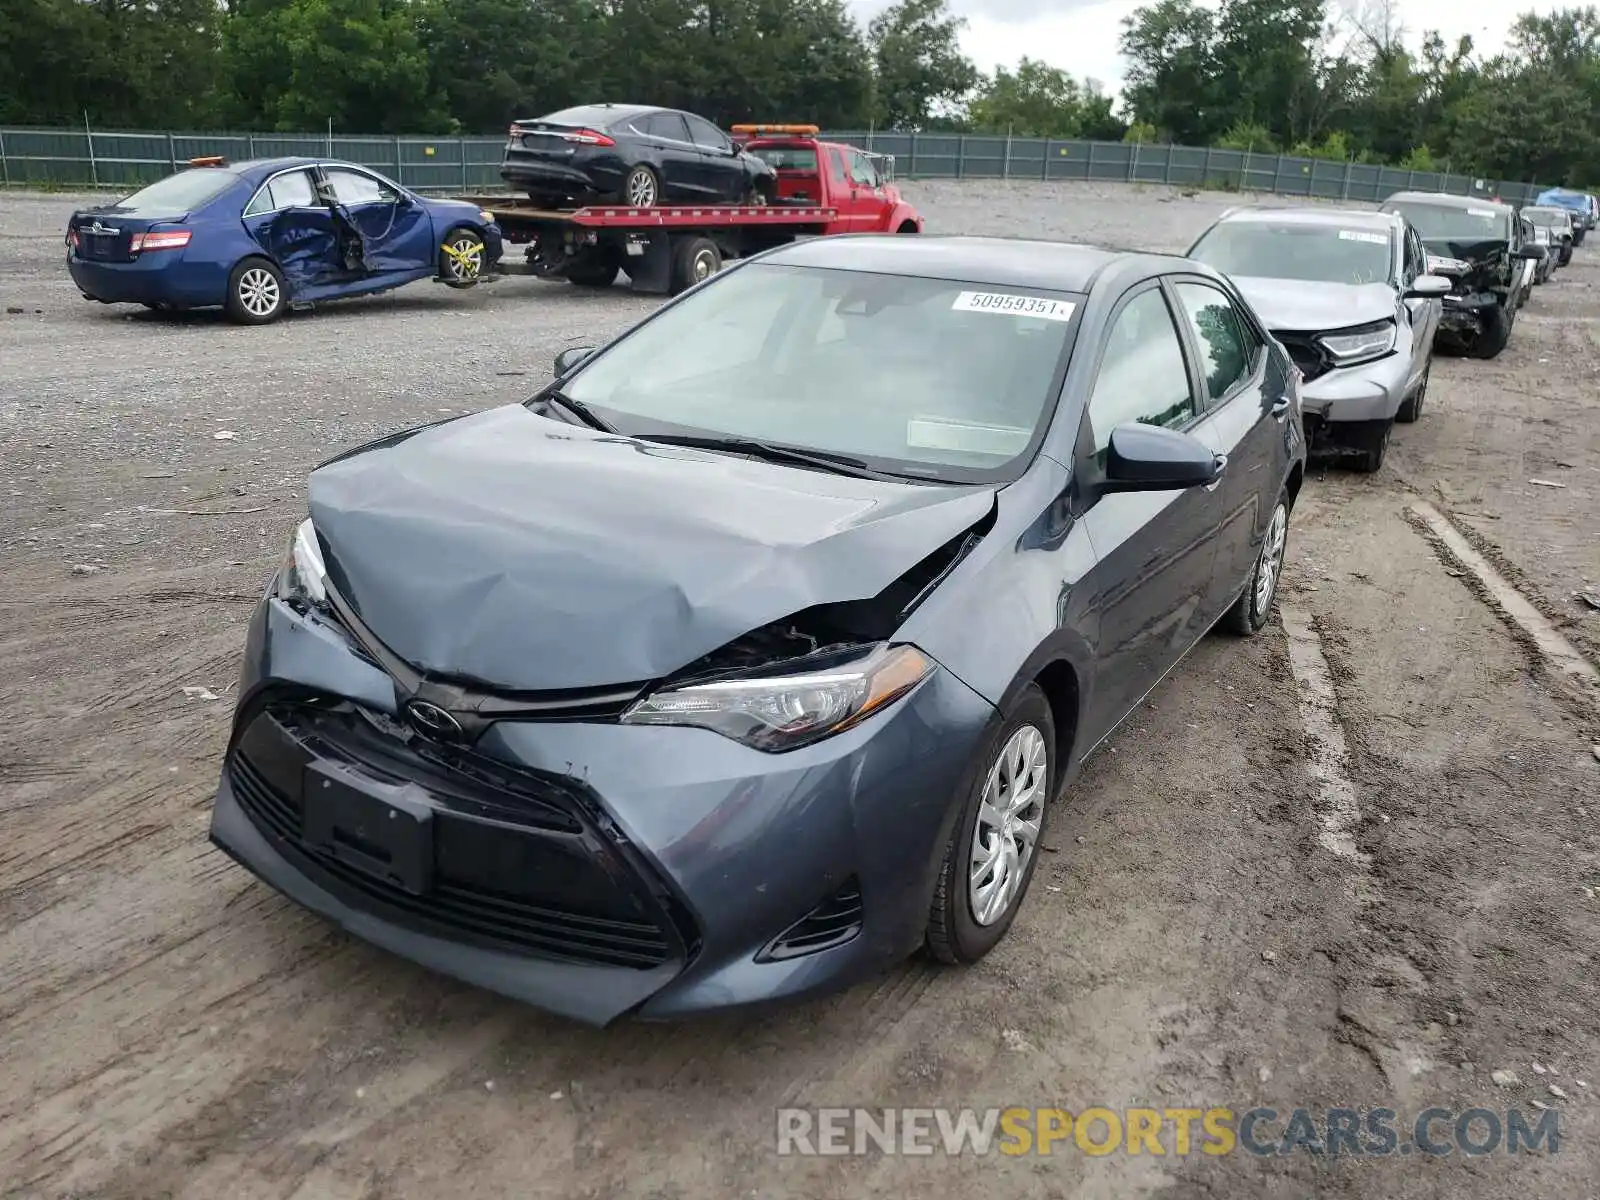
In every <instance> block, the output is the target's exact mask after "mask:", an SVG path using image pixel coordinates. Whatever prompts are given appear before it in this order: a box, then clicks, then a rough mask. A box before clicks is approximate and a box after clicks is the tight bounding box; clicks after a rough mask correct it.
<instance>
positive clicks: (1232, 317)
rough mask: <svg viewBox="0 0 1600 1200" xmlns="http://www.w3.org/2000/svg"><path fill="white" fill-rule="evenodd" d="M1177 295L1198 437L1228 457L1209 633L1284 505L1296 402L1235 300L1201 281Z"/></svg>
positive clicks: (1181, 285) (1176, 289)
mask: <svg viewBox="0 0 1600 1200" xmlns="http://www.w3.org/2000/svg"><path fill="white" fill-rule="evenodd" d="M1172 290H1173V293H1174V295H1175V296H1176V298H1177V301H1178V309H1179V311H1180V312H1182V313H1183V318H1184V324H1185V325H1186V327H1187V330H1188V333H1189V336H1190V339H1191V341H1190V344H1191V345H1192V346H1193V347H1194V351H1195V361H1196V363H1197V364H1198V365H1199V368H1200V392H1201V395H1202V397H1203V398H1204V402H1205V406H1206V415H1205V419H1204V420H1202V421H1201V422H1200V424H1199V425H1198V426H1197V427H1196V429H1195V430H1194V433H1195V436H1196V437H1198V438H1199V439H1200V440H1201V441H1203V442H1205V443H1206V445H1208V446H1210V447H1211V449H1212V451H1214V452H1215V453H1217V454H1223V455H1226V456H1227V458H1228V469H1227V470H1226V471H1225V472H1224V473H1223V477H1222V486H1221V488H1220V490H1219V495H1220V496H1221V498H1222V502H1221V504H1220V505H1219V507H1218V516H1219V520H1220V524H1219V526H1218V531H1217V555H1216V563H1215V571H1214V573H1213V576H1212V583H1211V589H1210V593H1209V595H1208V599H1207V604H1206V615H1205V621H1204V623H1205V626H1206V628H1210V627H1211V625H1212V623H1213V622H1215V621H1216V619H1217V618H1218V617H1220V616H1222V614H1223V613H1224V612H1225V611H1227V606H1228V605H1229V604H1231V603H1232V602H1233V599H1234V597H1235V596H1237V595H1238V594H1239V591H1240V589H1241V588H1242V587H1243V586H1244V584H1245V583H1246V582H1247V581H1248V580H1249V578H1250V575H1251V572H1252V571H1253V570H1254V568H1255V561H1256V555H1257V554H1258V552H1259V550H1260V541H1259V539H1260V538H1261V536H1262V535H1263V534H1264V533H1265V532H1266V527H1267V520H1268V518H1269V517H1270V516H1271V514H1272V510H1273V508H1274V507H1276V505H1277V502H1278V487H1279V484H1278V480H1279V479H1280V478H1282V475H1283V471H1282V467H1283V462H1284V456H1285V455H1286V454H1287V453H1288V424H1289V421H1290V420H1291V419H1292V415H1291V409H1292V404H1291V401H1290V397H1289V380H1288V379H1287V378H1285V377H1283V376H1282V375H1276V374H1274V375H1270V376H1269V374H1268V370H1267V367H1268V363H1267V358H1268V355H1267V347H1266V341H1265V339H1264V338H1263V336H1262V335H1261V333H1260V332H1259V331H1258V330H1257V329H1256V328H1255V327H1254V326H1253V325H1252V324H1251V322H1250V320H1249V318H1247V317H1246V316H1245V315H1244V313H1243V312H1242V311H1241V310H1240V308H1239V306H1238V305H1236V304H1235V303H1234V302H1233V299H1232V297H1230V296H1229V295H1228V294H1227V293H1226V292H1224V291H1223V290H1222V289H1221V288H1219V287H1217V286H1216V285H1215V284H1212V283H1210V282H1203V281H1201V280H1198V279H1182V278H1180V279H1177V280H1174V281H1173V285H1172Z"/></svg>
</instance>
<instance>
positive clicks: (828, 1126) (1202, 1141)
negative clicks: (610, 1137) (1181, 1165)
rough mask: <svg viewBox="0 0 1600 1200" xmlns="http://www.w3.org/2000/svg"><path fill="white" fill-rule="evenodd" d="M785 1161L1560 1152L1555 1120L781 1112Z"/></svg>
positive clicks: (1161, 1111) (1372, 1111)
mask: <svg viewBox="0 0 1600 1200" xmlns="http://www.w3.org/2000/svg"><path fill="white" fill-rule="evenodd" d="M777 1116H778V1123H777V1125H778V1127H777V1134H778V1139H777V1151H778V1153H779V1154H782V1155H820V1156H841V1157H849V1156H858V1157H859V1156H865V1155H869V1154H895V1155H932V1154H943V1155H946V1156H949V1157H955V1156H958V1155H972V1156H979V1157H981V1156H984V1155H988V1154H1004V1155H1013V1156H1015V1155H1026V1154H1033V1155H1050V1154H1056V1153H1078V1154H1085V1155H1089V1156H1090V1157H1102V1156H1105V1155H1108V1154H1130V1155H1135V1154H1148V1155H1157V1156H1164V1157H1165V1156H1172V1157H1180V1158H1181V1157H1184V1156H1186V1155H1190V1154H1208V1155H1213V1156H1216V1155H1224V1154H1237V1153H1240V1152H1241V1151H1242V1152H1243V1153H1246V1154H1253V1155H1256V1156H1258V1157H1263V1158H1265V1157H1277V1156H1283V1155H1290V1154H1311V1155H1318V1156H1327V1157H1362V1158H1387V1157H1390V1156H1393V1155H1400V1156H1405V1155H1413V1154H1421V1155H1426V1156H1429V1157H1434V1158H1441V1157H1446V1156H1450V1155H1465V1156H1468V1157H1481V1156H1483V1155H1486V1154H1521V1153H1543V1154H1557V1153H1559V1152H1560V1150H1561V1139H1562V1134H1561V1119H1560V1114H1559V1113H1557V1112H1556V1111H1555V1110H1554V1109H1544V1110H1531V1111H1527V1112H1524V1111H1523V1110H1521V1109H1515V1108H1513V1109H1507V1110H1505V1111H1504V1112H1497V1111H1495V1110H1493V1109H1487V1108H1469V1109H1460V1110H1457V1109H1450V1108H1425V1109H1422V1110H1421V1111H1419V1112H1418V1113H1416V1114H1415V1115H1414V1116H1411V1117H1402V1116H1401V1115H1400V1114H1399V1113H1397V1112H1396V1111H1395V1110H1394V1109H1392V1108H1323V1109H1308V1108H1296V1109H1292V1110H1289V1111H1285V1112H1279V1111H1278V1110H1277V1109H1273V1108H1265V1107H1258V1108H1251V1109H1247V1110H1245V1111H1243V1112H1240V1113H1236V1112H1235V1111H1234V1110H1233V1109H1230V1108H1217V1107H1212V1108H1125V1109H1120V1110H1119V1109H1112V1108H1106V1107H1101V1106H1096V1107H1092V1108H1085V1109H1083V1110H1081V1111H1080V1112H1078V1113H1076V1114H1074V1113H1072V1112H1070V1111H1069V1110H1067V1109H1064V1108H1021V1107H1012V1108H987V1109H972V1108H961V1109H951V1108H780V1109H779V1110H778V1114H777Z"/></svg>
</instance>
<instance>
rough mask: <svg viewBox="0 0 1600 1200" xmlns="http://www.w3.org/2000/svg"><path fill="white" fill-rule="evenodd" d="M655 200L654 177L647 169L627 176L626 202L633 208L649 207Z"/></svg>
mask: <svg viewBox="0 0 1600 1200" xmlns="http://www.w3.org/2000/svg"><path fill="white" fill-rule="evenodd" d="M655 202H656V177H655V176H654V175H652V174H650V172H649V171H635V172H634V173H633V174H632V175H629V176H628V203H629V204H630V205H632V206H633V207H634V208H650V207H651V206H652V205H654V204H655Z"/></svg>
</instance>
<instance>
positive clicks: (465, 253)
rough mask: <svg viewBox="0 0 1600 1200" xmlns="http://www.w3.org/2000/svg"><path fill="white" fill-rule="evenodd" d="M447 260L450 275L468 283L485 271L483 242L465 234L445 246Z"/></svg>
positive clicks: (458, 280)
mask: <svg viewBox="0 0 1600 1200" xmlns="http://www.w3.org/2000/svg"><path fill="white" fill-rule="evenodd" d="M445 251H446V254H445V261H446V263H447V264H448V266H449V271H450V277H451V278H452V279H454V280H456V281H457V282H458V283H467V282H470V281H471V280H474V279H476V278H478V276H479V275H481V274H482V273H483V243H482V242H480V241H479V240H478V239H477V238H475V237H467V236H465V235H463V236H461V237H458V238H456V239H455V240H454V241H452V242H450V243H448V244H447V245H446V246H445Z"/></svg>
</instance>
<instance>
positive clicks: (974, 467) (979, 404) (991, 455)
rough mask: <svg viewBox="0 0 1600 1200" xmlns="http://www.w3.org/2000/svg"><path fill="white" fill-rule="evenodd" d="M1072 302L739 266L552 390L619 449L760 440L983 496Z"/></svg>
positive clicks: (1008, 451)
mask: <svg viewBox="0 0 1600 1200" xmlns="http://www.w3.org/2000/svg"><path fill="white" fill-rule="evenodd" d="M1080 299H1081V297H1078V296H1075V295H1071V294H1069V293H1063V292H1053V291H1045V290H1041V289H1037V288H1014V287H999V286H993V287H983V286H981V285H977V284H972V283H956V282H951V281H948V280H943V279H920V278H909V277H905V276H898V275H879V274H869V273H866V272H858V271H838V270H823V269H817V268H810V267H791V266H780V265H777V264H773V263H751V264H749V265H748V266H743V267H736V268H734V269H732V270H731V271H729V272H728V273H727V274H726V275H724V276H722V277H720V278H719V279H717V280H716V281H714V282H713V283H711V284H709V285H707V286H706V287H705V288H704V290H702V291H698V292H696V293H694V294H692V295H690V296H689V297H687V298H685V299H684V300H683V301H681V302H679V303H678V304H675V305H672V306H670V307H668V308H665V309H663V310H662V311H661V312H660V314H659V315H658V316H656V317H655V318H654V319H652V320H650V321H648V322H646V323H645V324H643V325H640V326H639V327H638V328H636V329H635V330H634V331H633V332H632V333H629V334H627V335H626V336H625V337H624V338H623V339H622V340H621V341H618V342H616V343H615V344H614V345H612V346H611V347H609V348H608V349H606V350H603V351H601V352H600V353H598V354H596V355H595V356H594V357H593V358H591V359H588V360H586V361H585V362H584V363H583V364H582V365H581V366H580V367H579V368H578V370H577V371H576V372H575V374H573V375H571V376H569V377H568V378H567V379H566V380H565V382H563V384H562V389H561V390H562V392H563V393H564V394H565V395H567V396H568V397H570V398H571V399H573V400H576V401H578V402H580V403H581V404H585V405H588V406H589V407H591V408H593V409H596V410H598V412H599V414H600V415H601V416H602V417H603V418H604V419H605V420H606V421H607V422H608V423H609V424H611V425H612V426H614V427H615V428H616V429H618V430H619V431H621V432H623V433H628V434H635V435H640V436H648V435H650V434H652V433H655V434H664V433H679V434H686V433H687V434H698V435H711V436H718V437H729V438H748V439H759V440H762V441H768V442H775V443H779V444H782V445H786V446H795V447H803V448H806V449H811V450H822V451H828V452H832V453H835V454H844V455H849V456H851V457H855V458H860V459H862V460H864V461H866V462H867V463H868V464H869V465H871V466H874V467H876V468H878V469H880V470H885V471H890V472H894V473H898V474H907V475H914V476H920V477H928V478H936V479H946V480H952V481H961V482H982V481H988V480H992V479H996V478H1000V477H1001V476H1002V475H1003V474H1004V473H1005V472H1006V471H1007V469H1008V468H1010V467H1012V466H1013V464H1014V462H1015V460H1017V459H1019V458H1020V457H1021V456H1022V455H1024V454H1025V453H1026V452H1027V451H1028V449H1029V446H1030V444H1031V443H1032V441H1033V438H1034V435H1035V433H1036V432H1038V431H1039V430H1040V429H1041V428H1042V427H1043V425H1044V423H1045V419H1046V417H1047V416H1048V414H1049V412H1050V411H1051V406H1050V400H1051V398H1052V396H1053V389H1052V387H1051V383H1052V380H1053V379H1054V377H1055V373H1056V367H1057V365H1058V363H1059V362H1060V359H1061V357H1062V351H1063V350H1064V349H1065V347H1066V345H1067V339H1068V336H1069V334H1070V333H1071V331H1072V330H1073V329H1074V328H1075V326H1074V324H1073V320H1074V316H1075V313H1076V310H1077V307H1078V303H1079V300H1080Z"/></svg>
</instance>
